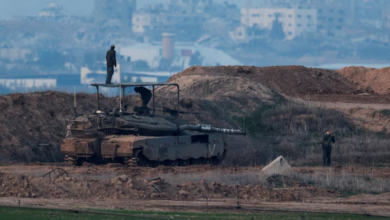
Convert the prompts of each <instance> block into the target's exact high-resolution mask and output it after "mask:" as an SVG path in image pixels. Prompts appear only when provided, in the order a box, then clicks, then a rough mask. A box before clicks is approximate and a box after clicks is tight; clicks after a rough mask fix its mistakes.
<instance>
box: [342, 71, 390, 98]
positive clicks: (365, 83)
mask: <svg viewBox="0 0 390 220" xmlns="http://www.w3.org/2000/svg"><path fill="white" fill-rule="evenodd" d="M337 72H339V73H340V74H341V75H343V76H344V77H346V78H347V79H349V80H350V81H352V82H354V83H356V84H357V85H359V89H360V90H361V91H362V92H367V93H378V94H390V67H388V68H383V69H374V68H365V67H355V66H351V67H346V68H343V69H340V70H338V71H337Z"/></svg>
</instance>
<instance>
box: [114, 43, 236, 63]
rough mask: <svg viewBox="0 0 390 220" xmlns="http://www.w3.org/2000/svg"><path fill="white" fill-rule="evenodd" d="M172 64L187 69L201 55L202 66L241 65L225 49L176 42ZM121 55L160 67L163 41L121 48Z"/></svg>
mask: <svg viewBox="0 0 390 220" xmlns="http://www.w3.org/2000/svg"><path fill="white" fill-rule="evenodd" d="M173 50H174V52H173V59H172V64H171V65H172V66H176V67H180V68H181V69H186V68H188V67H190V66H191V64H190V63H191V59H192V58H193V57H194V56H196V55H199V57H200V58H201V61H200V63H198V64H197V65H202V66H217V65H241V63H240V62H239V61H237V60H236V59H234V58H232V57H231V56H229V55H228V54H226V53H224V52H223V51H220V50H217V49H214V48H209V47H204V46H201V45H199V44H194V43H180V42H177V43H174V48H173ZM120 54H121V56H123V57H124V58H125V59H128V58H129V59H130V60H131V61H146V62H147V63H148V65H149V67H151V68H158V66H159V64H160V61H161V60H162V59H163V44H162V43H141V44H137V45H134V46H130V47H125V48H122V49H121V52H120Z"/></svg>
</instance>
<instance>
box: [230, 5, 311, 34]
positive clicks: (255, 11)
mask: <svg viewBox="0 0 390 220" xmlns="http://www.w3.org/2000/svg"><path fill="white" fill-rule="evenodd" d="M275 19H278V21H279V22H281V23H282V26H283V31H284V33H285V35H286V39H289V40H291V39H294V38H295V37H297V36H301V35H302V34H303V33H314V32H316V30H317V11H316V10H315V9H287V8H243V9H241V24H242V25H243V26H244V27H251V28H252V27H257V28H260V29H269V30H271V29H272V26H273V22H274V21H275ZM242 30H243V29H242V28H241V32H240V30H239V29H238V30H236V32H235V33H233V36H234V37H235V38H236V39H240V38H241V39H244V38H245V33H243V32H242Z"/></svg>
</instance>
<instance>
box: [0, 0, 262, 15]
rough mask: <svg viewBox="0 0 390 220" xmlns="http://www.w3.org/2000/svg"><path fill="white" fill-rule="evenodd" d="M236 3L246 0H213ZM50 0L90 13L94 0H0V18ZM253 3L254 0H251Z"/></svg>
mask: <svg viewBox="0 0 390 220" xmlns="http://www.w3.org/2000/svg"><path fill="white" fill-rule="evenodd" d="M225 1H226V2H230V3H236V4H238V5H239V6H240V7H243V6H244V5H245V2H246V0H214V2H225ZM50 2H56V3H60V4H62V5H64V6H65V9H66V11H65V12H66V13H67V14H73V15H90V14H91V13H92V11H93V6H94V0H0V19H10V18H13V17H20V16H32V15H38V13H39V11H40V10H41V9H42V8H44V7H45V6H47V5H48V4H49V3H50ZM157 2H160V3H165V2H167V1H166V0H138V1H137V6H138V7H142V6H144V5H145V4H150V3H157ZM253 2H254V3H255V2H256V1H253Z"/></svg>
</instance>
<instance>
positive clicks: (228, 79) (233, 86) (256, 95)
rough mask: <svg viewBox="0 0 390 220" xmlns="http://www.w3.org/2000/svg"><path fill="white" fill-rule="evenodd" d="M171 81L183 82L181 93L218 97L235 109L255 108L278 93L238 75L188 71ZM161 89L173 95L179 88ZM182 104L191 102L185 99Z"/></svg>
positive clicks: (221, 102) (270, 101) (198, 96)
mask: <svg viewBox="0 0 390 220" xmlns="http://www.w3.org/2000/svg"><path fill="white" fill-rule="evenodd" d="M170 82H175V83H178V84H179V85H180V95H181V96H182V97H186V98H192V99H201V100H208V101H216V102H218V104H219V105H223V106H224V108H225V109H229V110H230V111H232V112H239V111H243V110H245V111H253V110H255V109H256V108H257V107H258V105H259V104H261V103H268V104H271V103H274V102H275V96H276V94H275V92H273V91H271V89H269V88H267V87H265V86H263V85H261V84H259V83H256V82H254V81H251V80H250V79H246V78H243V77H236V76H207V75H206V76H205V75H186V76H185V77H184V76H183V77H180V78H177V77H176V78H175V80H171V81H170ZM160 91H161V92H163V93H170V94H171V95H173V93H174V92H176V88H173V87H162V88H160V89H159V92H160ZM249 99H250V100H249ZM182 106H189V105H188V104H187V105H185V103H183V104H182Z"/></svg>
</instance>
